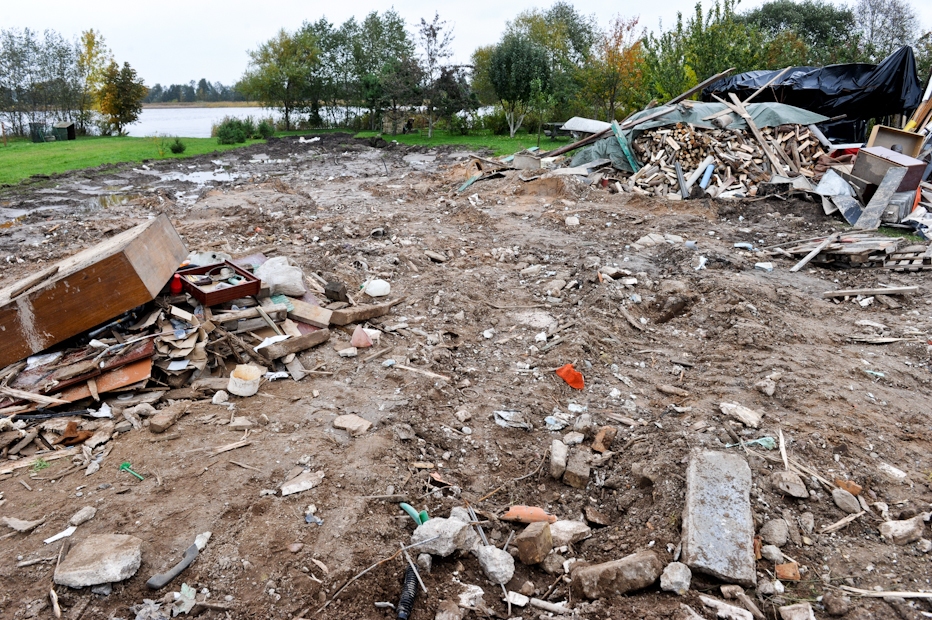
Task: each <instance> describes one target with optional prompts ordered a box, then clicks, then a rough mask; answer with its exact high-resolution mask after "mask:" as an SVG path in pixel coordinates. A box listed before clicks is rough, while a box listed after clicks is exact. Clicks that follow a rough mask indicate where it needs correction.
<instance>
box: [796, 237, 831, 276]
mask: <svg viewBox="0 0 932 620" xmlns="http://www.w3.org/2000/svg"><path fill="white" fill-rule="evenodd" d="M840 236H841V233H835V234H833V235H829V236H828V237H826V238H825V241H823V242H822V243H820V244H819V245H817V246H816V247H815V248H813V250H812V251H811V252H809V253H808V254H806V256H805V258H803V259H802V260H801V261H799V262H798V263H796V264H795V265H793V266H792V267H791V268H790V271H799V270H800V269H802V268H803V267H805V266H806V264H808V263H809V261H811V260H812V259H813V258H815V257H816V256H818V255H819V252H821V251H822V250H823V249H825V247H826V246H828V245H829V244H831V243H833V242H834V241H835V240H836V239H838V237H840Z"/></svg>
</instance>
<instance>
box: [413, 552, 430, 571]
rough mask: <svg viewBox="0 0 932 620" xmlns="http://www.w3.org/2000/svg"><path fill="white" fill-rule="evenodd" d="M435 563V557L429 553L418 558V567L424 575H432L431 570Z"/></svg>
mask: <svg viewBox="0 0 932 620" xmlns="http://www.w3.org/2000/svg"><path fill="white" fill-rule="evenodd" d="M433 563H434V557H433V556H432V555H431V554H429V553H420V554H418V556H417V567H418V568H419V569H420V570H421V571H422V572H424V573H427V574H428V575H429V574H430V569H431V568H432V566H433Z"/></svg>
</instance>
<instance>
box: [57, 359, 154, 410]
mask: <svg viewBox="0 0 932 620" xmlns="http://www.w3.org/2000/svg"><path fill="white" fill-rule="evenodd" d="M151 376H152V360H151V359H150V358H146V359H143V360H140V361H138V362H133V363H132V364H127V365H126V366H121V367H120V368H115V369H113V370H109V371H107V372H105V373H103V374H101V375H100V376H99V377H97V378H95V379H94V381H95V383H96V384H97V392H98V393H99V394H103V393H105V392H112V391H113V390H118V389H120V388H122V387H126V386H128V385H133V384H134V383H138V382H140V381H146V380H147V379H149V378H150V377H151ZM90 397H91V389H90V387H88V385H87V384H86V383H85V384H83V385H75V386H73V387H70V388H68V389H66V390H65V391H63V392H62V393H61V396H60V398H61V399H62V400H65V401H68V402H70V403H73V402H75V401H78V400H81V399H82V398H90Z"/></svg>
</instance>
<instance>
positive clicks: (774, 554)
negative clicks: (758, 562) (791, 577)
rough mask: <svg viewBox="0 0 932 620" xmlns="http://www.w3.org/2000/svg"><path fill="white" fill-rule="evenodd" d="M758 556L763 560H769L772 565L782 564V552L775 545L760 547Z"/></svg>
mask: <svg viewBox="0 0 932 620" xmlns="http://www.w3.org/2000/svg"><path fill="white" fill-rule="evenodd" d="M760 554H761V555H762V556H763V557H764V559H765V560H770V561H771V562H773V563H774V564H783V552H782V551H780V547H778V546H776V545H764V546H763V547H761V550H760Z"/></svg>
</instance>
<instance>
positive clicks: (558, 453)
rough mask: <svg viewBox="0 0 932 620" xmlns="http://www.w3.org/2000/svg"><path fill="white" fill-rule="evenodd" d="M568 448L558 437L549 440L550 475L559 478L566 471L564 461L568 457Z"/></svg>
mask: <svg viewBox="0 0 932 620" xmlns="http://www.w3.org/2000/svg"><path fill="white" fill-rule="evenodd" d="M569 455H570V449H569V448H568V447H567V446H566V444H565V443H563V442H562V441H560V440H559V439H554V440H553V441H552V442H550V475H551V477H553V478H556V479H557V480H559V479H560V478H562V477H563V472H565V471H566V461H567V459H568V458H569Z"/></svg>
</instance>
